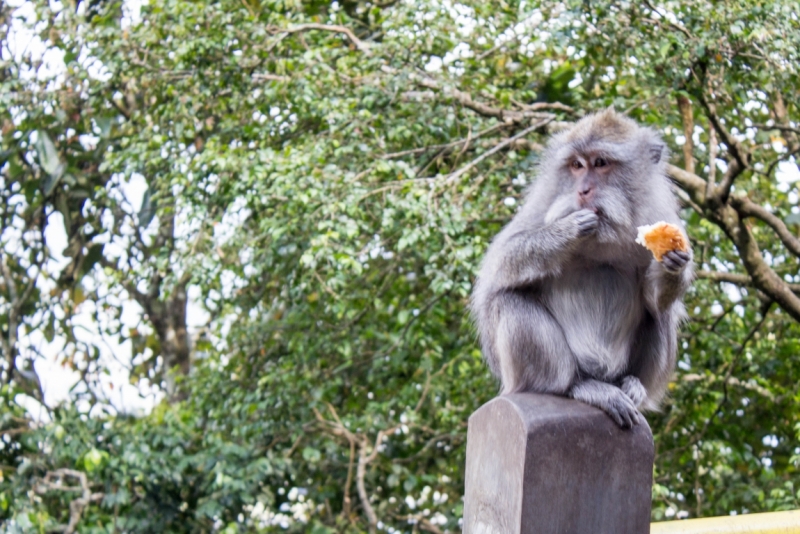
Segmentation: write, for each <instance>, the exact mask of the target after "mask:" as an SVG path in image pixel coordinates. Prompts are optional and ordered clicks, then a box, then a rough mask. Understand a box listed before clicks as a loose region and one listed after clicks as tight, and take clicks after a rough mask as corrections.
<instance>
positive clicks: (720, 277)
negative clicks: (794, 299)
mask: <svg viewBox="0 0 800 534" xmlns="http://www.w3.org/2000/svg"><path fill="white" fill-rule="evenodd" d="M694 275H695V277H696V278H700V279H703V280H711V281H712V282H727V283H729V284H735V285H737V286H745V287H753V285H754V284H753V279H752V278H750V277H749V276H748V275H746V274H740V273H725V272H722V271H695V273H694ZM786 285H787V286H789V289H791V290H792V292H793V293H798V294H800V284H788V283H787V284H786Z"/></svg>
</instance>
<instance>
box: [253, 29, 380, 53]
mask: <svg viewBox="0 0 800 534" xmlns="http://www.w3.org/2000/svg"><path fill="white" fill-rule="evenodd" d="M310 30H320V31H325V32H333V33H341V34H344V35H345V36H346V37H347V38H348V39H349V40H350V42H351V43H353V46H355V47H356V49H357V50H359V51H361V52H364V53H365V54H371V51H370V45H368V44H367V43H365V42H364V41H362V40H361V39H359V38H358V37H356V34H354V33H353V30H351V29H350V28H348V27H347V26H339V25H334V24H319V23H316V22H309V23H307V24H298V25H297V26H292V27H291V28H286V29H276V28H272V29H268V30H267V31H270V32H271V33H276V34H282V35H281V37H280V38H279V39H278V42H280V41H281V40H283V38H284V37H286V36H288V35H291V34H293V33H300V32H307V31H310ZM275 45H277V42H276V43H275V44H274V45H273V46H272V47H271V48H274V46H275Z"/></svg>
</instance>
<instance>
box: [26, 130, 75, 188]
mask: <svg viewBox="0 0 800 534" xmlns="http://www.w3.org/2000/svg"><path fill="white" fill-rule="evenodd" d="M34 146H35V147H36V153H37V155H38V157H39V165H41V167H42V169H44V171H45V172H46V173H47V176H46V177H45V178H44V180H42V190H43V191H44V194H45V195H47V196H50V194H51V193H52V192H53V191H54V190H55V188H56V186H57V185H58V182H59V180H61V177H62V176H63V175H64V171H65V170H66V168H67V166H66V164H65V163H63V162H62V161H61V159H60V158H59V155H58V151H57V150H56V146H55V145H54V144H53V141H52V139H50V136H49V135H48V134H47V132H45V131H44V130H37V136H36V143H35V145H34Z"/></svg>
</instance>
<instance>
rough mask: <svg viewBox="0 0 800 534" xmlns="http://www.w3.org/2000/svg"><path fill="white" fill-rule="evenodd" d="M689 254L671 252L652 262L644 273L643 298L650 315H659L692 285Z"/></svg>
mask: <svg viewBox="0 0 800 534" xmlns="http://www.w3.org/2000/svg"><path fill="white" fill-rule="evenodd" d="M693 276H694V270H693V267H692V255H691V252H682V251H676V250H673V251H671V252H667V253H666V254H665V255H664V257H663V259H662V261H661V262H658V261H656V260H653V261H651V262H650V265H649V266H648V268H647V272H646V273H645V288H644V290H645V291H644V296H645V300H646V303H647V307H648V309H649V310H650V312H651V313H653V314H656V315H660V314H662V313H664V312H666V311H667V310H669V309H670V308H671V307H672V305H673V304H674V303H675V302H677V301H679V300H680V299H681V297H683V294H684V293H685V292H686V290H687V289H688V288H689V285H690V284H691V283H692V277H693Z"/></svg>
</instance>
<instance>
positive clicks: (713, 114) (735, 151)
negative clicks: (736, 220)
mask: <svg viewBox="0 0 800 534" xmlns="http://www.w3.org/2000/svg"><path fill="white" fill-rule="evenodd" d="M699 99H700V103H701V104H702V105H703V108H704V109H705V110H706V116H707V117H708V120H709V122H711V125H712V126H713V127H714V130H716V131H717V133H718V134H719V136H720V137H721V138H722V141H723V142H724V143H725V146H726V147H727V149H728V153H729V154H730V155H731V156H732V157H733V161H731V162H730V163H729V164H728V172H726V173H725V177H724V178H723V179H722V182H721V183H720V185H719V187H717V188H716V193H715V195H714V196H715V197H716V198H717V199H718V201H719V202H720V203H722V204H724V203H725V202H727V199H728V195H729V194H730V190H731V186H732V185H733V182H734V180H735V179H736V177H737V176H739V175H740V174H741V173H742V171H744V170H745V169H747V168H749V167H750V153H749V151H748V150H747V149H746V148H745V147H744V145H742V144H741V143H740V142H739V140H738V139H736V138H735V137H734V136H733V135H732V134H731V133H730V132H729V131H728V129H727V128H725V125H724V124H722V121H721V120H720V119H719V116H717V107H716V104H714V103H713V102H709V101H708V100H706V99H705V97H704V96H703V94H702V93H700V95H699Z"/></svg>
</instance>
